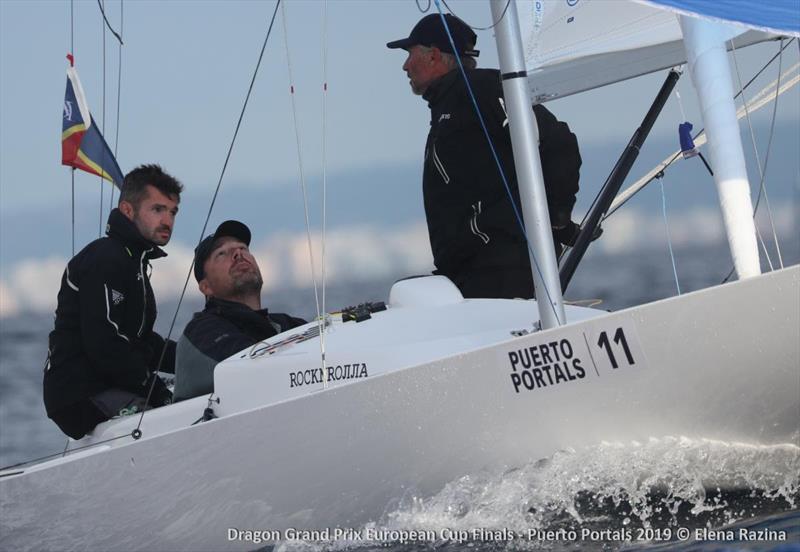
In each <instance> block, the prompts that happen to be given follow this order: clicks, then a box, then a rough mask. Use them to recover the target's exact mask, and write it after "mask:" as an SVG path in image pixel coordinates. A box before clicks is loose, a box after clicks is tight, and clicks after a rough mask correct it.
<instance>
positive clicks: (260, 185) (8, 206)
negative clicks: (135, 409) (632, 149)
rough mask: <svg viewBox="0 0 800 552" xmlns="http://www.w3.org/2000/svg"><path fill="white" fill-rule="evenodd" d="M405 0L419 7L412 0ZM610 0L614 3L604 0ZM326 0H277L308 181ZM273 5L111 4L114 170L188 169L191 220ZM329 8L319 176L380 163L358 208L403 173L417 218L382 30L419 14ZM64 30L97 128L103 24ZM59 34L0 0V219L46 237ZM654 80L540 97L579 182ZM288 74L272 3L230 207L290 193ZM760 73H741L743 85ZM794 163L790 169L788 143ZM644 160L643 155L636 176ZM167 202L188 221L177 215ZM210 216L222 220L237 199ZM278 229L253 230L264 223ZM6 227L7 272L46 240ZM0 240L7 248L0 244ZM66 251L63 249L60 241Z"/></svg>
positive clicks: (79, 19) (82, 7)
mask: <svg viewBox="0 0 800 552" xmlns="http://www.w3.org/2000/svg"><path fill="white" fill-rule="evenodd" d="M419 4H420V5H422V6H423V7H424V6H426V5H427V1H425V0H421V1H420V2H419ZM448 4H449V5H450V7H451V8H453V10H454V11H455V12H456V14H457V15H459V16H460V17H462V18H463V19H465V20H466V21H467V22H469V23H470V24H472V25H474V26H480V27H485V26H488V25H489V24H490V23H491V14H490V11H489V7H488V3H487V2H485V1H483V0H481V1H478V0H461V1H459V0H451V1H450V2H448ZM105 5H106V11H107V14H108V17H109V20H110V21H111V24H112V25H113V26H114V27H115V28H119V27H120V2H119V1H116V0H106V2H105ZM609 5H610V6H612V5H613V6H615V7H616V6H618V5H619V4H618V3H617V2H614V1H613V0H609ZM323 7H324V3H323V2H321V1H319V0H304V1H298V0H289V1H288V2H286V13H287V27H288V42H289V54H290V57H291V66H292V72H293V76H294V85H295V90H296V104H297V109H298V118H299V128H300V134H301V144H302V155H303V168H304V171H305V175H306V177H307V179H308V180H309V182H315V181H318V180H319V174H320V172H321V169H322V159H321V157H322V156H321V152H322V147H321V146H322V140H321V130H322V109H321V108H322V93H321V90H322V82H323V74H322V56H323V41H322V35H323V33H322V30H323V24H322V21H323V19H322V15H323ZM273 8H274V2H272V1H269V2H257V1H225V2H222V1H217V0H208V1H190V0H185V1H171V2H155V1H127V2H125V3H124V28H123V38H124V40H125V46H124V47H123V49H122V96H121V109H120V111H121V116H120V128H119V154H118V161H119V163H120V166H121V168H122V170H123V172H127V171H128V170H130V169H131V168H133V167H134V166H135V165H137V164H139V163H143V162H158V163H160V164H162V165H163V166H164V167H165V168H166V169H167V170H168V171H170V172H171V173H173V174H175V175H176V176H178V177H179V178H180V179H181V180H182V181H183V182H184V183H185V184H186V192H185V194H184V205H193V206H201V205H202V207H198V208H197V209H196V210H197V211H201V210H202V213H199V212H198V213H193V215H194V218H195V219H197V218H198V217H201V216H202V215H204V213H205V209H206V208H207V204H208V200H209V199H210V197H211V193H212V192H213V188H214V186H215V185H216V182H217V179H218V177H219V174H220V170H221V168H222V164H223V161H224V158H225V154H226V151H227V148H228V144H229V142H230V140H231V137H232V134H233V130H234V126H235V122H236V119H237V117H238V114H239V111H240V109H241V105H242V101H243V99H244V96H245V92H246V89H247V85H248V83H249V80H250V77H251V75H252V71H253V69H254V67H255V63H256V60H257V56H258V52H259V49H260V46H261V43H262V41H263V38H264V35H265V32H266V29H267V26H268V23H269V17H270V16H271V14H272V10H273ZM431 9H432V10H435V7H431ZM327 13H328V19H327V60H328V78H327V81H328V88H329V92H328V95H327V129H328V141H327V160H328V161H327V165H328V174H329V176H335V175H342V174H350V175H352V174H356V173H358V172H359V171H367V172H369V174H378V175H379V174H381V172H380V171H381V170H382V168H385V171H387V174H388V172H389V171H391V172H392V174H391V175H388V176H387V178H386V179H385V180H386V182H387V183H388V182H392V186H395V187H396V188H400V189H395V188H392V189H391V190H386V191H385V192H381V191H380V188H379V187H378V185H380V184H382V183H383V182H382V181H383V179H381V178H380V177H377V178H376V180H378V181H376V182H375V185H376V187H375V190H376V194H374V195H372V196H370V197H371V199H370V200H369V201H372V202H373V203H374V204H369V203H367V204H360V205H357V207H358V208H359V209H369V210H375V211H380V210H381V209H389V210H391V209H392V208H393V205H392V204H389V205H387V204H385V202H382V201H381V197H385V200H386V202H394V203H395V204H396V205H399V203H400V201H402V200H397V199H395V198H396V197H398V195H399V196H402V195H403V189H402V188H403V187H404V186H407V187H408V190H409V194H408V198H409V199H408V200H407V201H409V202H414V208H415V209H416V211H415V213H416V215H414V216H416V217H417V219H416V220H417V221H419V220H421V218H420V217H421V212H422V211H421V205H418V202H419V181H418V174H416V173H415V172H414V171H413V170H411V172H409V173H408V176H405V175H406V173H405V172H402V171H398V170H397V167H411V168H413V167H418V166H419V165H420V164H421V160H422V149H423V145H424V137H425V134H426V132H427V127H428V110H427V107H426V105H425V102H424V101H422V100H421V99H420V98H418V97H415V96H413V95H412V94H411V92H410V88H409V86H408V80H407V78H406V76H405V75H404V74H403V72H402V70H401V66H402V64H403V61H404V59H405V54H404V52H402V51H398V50H389V49H387V48H386V47H385V44H386V42H387V41H390V40H393V39H397V38H401V37H404V36H407V35H408V33H409V31H410V29H411V27H412V26H413V25H414V24H415V23H416V21H417V20H418V19H419V18H420V17H421V15H422V14H421V13H420V11H419V9H418V6H417V3H416V2H414V0H379V1H366V0H365V1H349V0H331V1H330V2H328V7H327ZM74 32H75V38H74V41H75V47H74V53H75V56H76V67H77V69H78V72H79V74H80V77H81V80H82V82H83V87H84V89H85V91H86V95H87V97H88V101H89V106H90V109H91V111H92V114H93V117H94V119H95V121H96V122H97V123H98V124H99V125H100V126H102V125H103V93H102V92H103V86H102V67H103V27H102V20H101V17H100V13H99V9H98V6H97V3H96V2H95V1H92V0H79V1H75V2H74ZM478 37H479V38H478V48H479V49H480V50H481V56H480V58H479V65H480V66H482V67H496V66H497V56H496V49H495V45H494V39H493V35H492V33H491V31H478ZM105 43H106V94H105V97H106V101H105V133H104V134H105V136H106V139H107V141H108V142H109V144H110V145H111V147H112V148H113V147H114V142H115V134H116V132H115V131H116V128H115V121H116V87H117V70H118V63H117V59H118V50H117V46H116V42H115V40H114V38H113V36H112V35H111V34H110V33H108V32H106V36H105ZM69 48H70V2H68V1H46V0H41V1H36V2H28V1H20V0H2V1H0V121H2V124H0V219H4V220H6V221H8V220H14V221H17V220H19V219H20V217H21V218H22V219H23V220H29V221H30V222H31V223H35V225H36V229H35V231H37V232H45V233H50V234H52V235H58V236H60V237H63V236H64V235H65V234H68V233H69V227H65V226H64V224H63V222H64V218H65V217H61V220H59V221H58V224H56V223H55V222H54V221H52V220H48V219H47V217H37V213H41V212H48V213H49V212H52V211H54V210H62V211H65V210H68V209H69V203H70V184H69V182H70V180H69V179H70V177H69V172H70V171H69V169H67V168H66V167H62V166H61V165H60V130H61V111H62V103H63V96H64V87H65V81H66V76H65V69H66V66H67V61H66V59H65V55H66V53H67V52H68V50H69ZM775 51H777V44H775V43H771V44H765V45H759V46H755V47H752V48H749V49H748V50H745V51H741V52H739V54H738V56H739V57H738V61H739V68H740V70H741V72H742V75H743V78H748V77H749V75H752V74H753V72H754V71H755V70H756V69H758V68H759V67H760V62H762V61H763V60H765V58H766V57H767V56H768V55H769V54H770V53H772V52H775ZM797 58H798V49H797V47H796V46H793V47H792V48H790V49H789V50H788V51H787V54H786V59H785V60H784V67H787V66H788V65H790V64H792V63H796V62H797ZM776 71H777V68H774V69H773V68H771V69H769V70H768V71H767V74H766V75H765V77H763V78H762V79H761V81H759V82H760V83H766V82H768V81H769V80H772V79H774V78H775V74H776ZM662 80H663V74H657V75H650V76H645V77H641V78H638V79H634V80H632V81H629V82H626V83H620V84H616V85H612V86H608V87H605V88H603V89H600V90H597V91H592V92H589V93H586V94H581V95H578V96H574V97H568V98H564V99H562V100H557V101H555V102H552V103H550V104H548V107H549V108H550V109H552V110H553V111H554V112H555V113H556V115H557V116H558V117H559V118H561V119H563V120H566V121H568V122H569V124H570V126H571V127H572V129H573V131H574V132H575V133H576V134H577V135H578V137H579V139H580V142H581V149H582V152H583V154H584V159H585V164H584V169H583V174H585V175H587V174H591V175H594V174H595V173H597V174H598V175H601V176H594V177H593V180H594V181H597V180H600V179H601V178H602V176H603V175H604V171H607V170H608V168H610V164H613V160H611V159H608V160H601V162H598V163H596V165H593V161H592V159H594V157H593V152H594V151H596V150H598V149H599V148H603V147H605V148H608V146H609V145H610V144H614V143H618V144H619V149H620V150H621V148H622V147H623V146H624V144H625V142H627V139H628V137H629V136H630V134H631V132H632V131H633V130H634V129H635V127H636V126H637V125H638V123H639V121H640V120H641V117H642V116H643V114H644V112H645V111H646V110H647V108H648V107H649V105H650V102H651V101H652V98H653V97H654V95H655V93H656V92H657V90H658V87H659V86H660V83H661V81H662ZM761 86H763V84H761ZM288 89H289V81H288V69H287V61H286V50H285V47H284V32H283V21H282V19H281V14H280V12H279V14H278V18H277V19H276V23H275V28H274V30H273V34H272V37H271V38H270V42H269V44H268V46H267V50H266V53H265V56H264V62H263V65H262V67H261V70H260V73H259V77H258V80H257V82H256V85H255V89H254V92H253V96H252V99H251V103H250V105H249V107H248V112H247V114H246V116H245V120H244V124H243V126H242V130H241V133H240V135H239V138H238V141H237V145H236V149H235V150H234V153H233V156H232V159H231V162H230V165H229V167H228V172H227V175H226V178H225V185H224V188H223V190H224V193H225V194H227V195H226V197H227V198H228V200H229V203H228V205H235V204H236V202H237V201H238V202H240V203H242V204H244V203H247V202H248V198H249V197H252V193H253V191H255V190H261V191H262V192H263V190H265V189H266V190H274V191H275V193H280V194H283V193H292V194H295V193H297V188H296V181H297V173H298V162H297V154H296V146H295V137H294V127H293V123H292V116H291V103H290V96H289V93H288ZM758 89H760V87H759V86H755V87H754V88H753V92H755V91H757V90H758ZM679 90H680V92H681V96H682V98H683V104H684V108H685V111H686V113H687V117H688V118H689V119H690V120H692V121H693V122H694V123H695V124H696V125H697V126H701V125H702V122H701V120H700V116H699V114H698V112H697V108H696V101H695V100H694V92H693V89H692V87H691V82H690V78H689V76H688V75H685V76H684V77H683V78H682V79H681V82H680V83H679ZM798 98H799V96H798V93H797V89H795V90H793V91H791V92H790V93H788V94H786V95H784V96H783V97H782V98H781V100H780V103H779V111H778V120H779V122H780V123H781V124H783V125H784V127H786V126H787V125H788V128H795V129H796V128H797V124H798V119H800V100H798ZM770 115H771V109H764V110H762V111H761V112H759V113H758V114H757V115H756V116H755V118H754V120H755V122H756V125H760V127H759V128H763V127H765V126H766V124H767V123H768V121H769V116H770ZM681 118H682V116H681V112H680V109H679V107H678V105H677V102H676V101H675V100H674V97H673V98H672V99H671V100H670V102H669V103H668V104H667V106H666V108H665V110H664V113H663V114H662V116H661V119H660V121H659V122H658V124H657V125H656V127H655V129H654V131H653V136H654V139H656V138H659V137H660V138H661V139H667V138H668V139H669V140H670V141H671V143H674V144H677V136H675V128H676V127H677V124H678V122H680V121H681ZM758 139H759V140H760V141H761V142H762V145H763V142H765V140H766V136H765V135H764V134H763V133H760V134H759V135H758ZM747 146H748V145H747V144H746V147H747ZM604 151H605V150H604ZM670 151H672V148H671V147H670V148H669V149H668V150H665V151H663V152H659V153H658V154H654V155H653V157H652V159H653V160H660V159H662V158H663V157H664V156H666V155H667V154H668V153H670ZM595 157H596V156H595ZM794 163H795V165H794V167H796V166H797V160H796V159H794ZM647 168H649V167H642V168H641V170H639V171H638V173H637V174H641V173H642V172H644V171H645V170H646V169H647ZM635 173H636V171H635ZM796 173H797V170H796V168H794V169H791V170H790V175H789V178H788V183H784V185H785V186H787V189H791V187H792V186H794V187H795V188H796V186H797V174H796ZM365 174H366V173H365ZM637 174H634V175H632V176H636V175H637ZM401 175H402V176H403V178H400V176H401ZM390 176H391V177H393V179H392V178H390ZM398 179H399V180H400V182H397V181H398ZM329 184H330V185H331V190H332V191H331V193H335V185H336V182H335V181H332V182H330V183H329ZM344 184H347V183H344ZM344 184H343V185H344ZM76 186H77V190H76V191H77V201H76V203H77V209H78V216H79V217H80V218H81V220H82V221H85V219H89V220H91V221H92V225H94V226H95V227H96V226H97V223H96V222H94V221H96V220H98V219H99V216H98V207H97V203H98V201H99V193H98V189H99V183H98V179H97V178H96V177H92V176H89V175H86V174H83V173H80V172H79V171H78V172H76ZM289 186H291V189H290V188H289ZM581 186H582V190H584V191H583V192H582V194H581V198H580V202H579V205H581V204H588V202H590V201H591V197H592V196H593V194H594V192H596V184H593V183H592V182H589V181H588V180H587V182H584V181H582V184H581ZM592 186H595V187H594V188H592ZM108 189H109V188H108V187H106V196H105V197H106V201H107V200H108V195H107V193H108ZM251 207H252V206H251ZM105 210H106V212H107V207H106V209H105ZM12 215H13V217H12ZM182 216H183V217H185V218H184V220H189V219H188V215H182ZM219 216H220V217H222V218H230V217H232V216H236V213H231V212H226V213H220V214H219ZM300 216H302V214H301V212H298V217H300ZM345 218H346V217H345ZM339 220H342V217H339ZM412 222H413V221H412ZM181 223H182V221H179V223H178V227H177V229H176V233H175V237H174V241H175V242H181V243H183V244H184V245H188V244H191V243H194V242H195V241H196V239H197V237H198V236H197V235H196V234H197V233H198V232H199V226H197V225H191V226H187V225H185V224H184V225H182V224H181ZM0 224H2V223H0ZM277 230H278V229H276V228H268V229H265V232H266V231H269V232H274V231H277ZM21 235H24V234H21V233H20V232H19V229H18V228H16V227H13V228H11V227H9V226H8V225H3V226H2V228H0V269H2V270H1V271H0V272H1V273H4V274H7V273H8V271H9V268H10V267H9V263H16V262H17V261H19V260H20V259H21V258H32V259H35V258H39V257H42V256H44V253H42V252H41V251H37V250H36V248H31V250H30V251H26V252H25V254H24V255H23V254H22V253H19V237H20V236H21ZM91 237H92V236H91V235H89V236H82V237H81V239H80V240H79V241H81V242H83V243H85V242H86V241H88V239H91ZM95 237H96V234H95ZM83 238H85V239H83ZM83 243H80V244H79V246H81V245H82V244H83ZM9 252H12V253H13V254H11V258H10V257H9ZM48 254H52V252H50V253H48ZM68 255H69V251H68V250H64V251H63V252H62V254H61V255H60V256H61V257H64V258H66V257H68ZM55 264H58V263H54V265H55ZM0 284H2V282H0ZM53 293H55V290H53Z"/></svg>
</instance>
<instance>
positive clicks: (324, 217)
mask: <svg viewBox="0 0 800 552" xmlns="http://www.w3.org/2000/svg"><path fill="white" fill-rule="evenodd" d="M327 122H328V0H325V1H324V2H323V4H322V317H321V318H319V319H318V320H319V350H320V355H321V356H322V388H323V389H327V388H328V371H327V370H326V369H325V325H326V320H324V318H325V317H327V311H326V310H325V292H326V289H327V281H326V265H325V243H326V239H325V238H326V231H327V216H328V156H327V146H328V133H327Z"/></svg>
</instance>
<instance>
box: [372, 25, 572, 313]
mask: <svg viewBox="0 0 800 552" xmlns="http://www.w3.org/2000/svg"><path fill="white" fill-rule="evenodd" d="M445 19H446V22H447V27H448V29H449V30H450V36H452V39H453V42H454V44H455V51H454V50H453V47H452V45H451V43H450V38H449V36H448V34H447V31H446V29H445V27H444V25H443V24H442V18H441V16H440V15H439V14H432V15H427V16H425V17H423V18H422V19H421V20H420V21H419V22H418V23H417V25H416V26H415V27H414V28H413V29H412V30H411V34H410V35H409V36H408V38H403V39H400V40H395V41H393V42H389V43H388V44H387V46H388V47H389V48H402V49H404V50H406V51H407V52H408V57H407V58H406V61H405V63H404V64H403V70H404V71H405V72H406V75H407V76H408V78H409V83H410V85H411V90H412V91H413V92H414V94H417V95H420V96H422V97H423V98H424V99H425V100H426V101H427V102H428V107H430V110H431V123H430V124H431V127H430V132H429V133H428V140H427V143H426V144H425V164H424V169H423V177H422V191H423V198H424V202H425V215H426V218H427V222H428V235H429V237H430V242H431V250H432V253H433V261H434V264H435V265H436V271H434V273H435V274H442V275H444V276H447V277H448V278H450V280H452V281H453V283H455V284H456V285H457V286H458V287H459V289H460V290H461V293H462V294H463V295H464V297H506V298H514V297H524V298H530V297H533V292H534V289H533V278H532V275H531V267H530V259H529V257H528V247H527V243H526V239H525V236H524V234H523V231H522V229H521V228H520V225H519V222H518V220H517V216H516V215H515V213H514V209H513V207H512V203H511V199H509V197H508V192H507V191H506V187H505V185H504V184H503V180H502V178H501V176H500V172H499V170H498V167H497V164H496V162H495V159H494V156H493V155H492V152H491V150H490V149H489V145H488V144H487V142H486V137H485V134H484V131H483V129H482V127H481V124H480V121H479V119H478V116H477V114H476V113H475V107H474V106H473V103H472V99H471V98H470V95H469V92H468V90H467V86H466V84H465V82H464V77H463V75H462V74H461V71H460V70H459V68H458V60H459V59H460V60H461V61H462V65H463V66H464V69H465V72H466V75H467V79H468V80H469V83H470V86H471V88H472V91H473V93H474V95H475V100H476V102H477V104H478V108H479V109H480V112H481V114H482V115H483V119H484V122H485V123H486V127H487V130H488V132H489V136H490V137H491V141H492V144H494V147H495V150H496V152H497V156H498V158H499V160H500V164H501V166H502V168H503V173H504V174H505V176H506V178H507V180H508V185H509V188H510V189H511V195H512V197H513V201H514V204H515V205H516V206H517V212H519V213H520V216H521V213H522V210H521V208H520V200H519V189H518V187H517V178H516V171H515V168H514V158H513V153H512V148H511V136H510V133H509V129H508V117H507V115H506V109H505V103H504V99H503V88H502V83H501V79H500V73H499V71H497V70H493V69H475V67H476V62H475V58H476V57H477V56H478V53H479V52H478V51H477V50H475V44H476V40H477V36H476V35H475V33H474V32H473V31H472V29H471V28H470V27H469V26H468V25H467V24H466V23H464V22H463V21H461V20H460V19H458V18H457V17H455V16H453V15H450V14H447V15H445ZM533 111H534V113H535V115H536V122H537V123H538V128H539V153H540V156H541V160H542V173H543V176H544V184H545V189H546V191H547V200H548V201H547V203H548V207H549V213H550V222H551V224H552V227H553V236H554V239H555V240H556V252H557V253H560V251H561V245H560V244H561V243H563V244H571V243H574V239H575V233H576V229H577V225H576V224H575V223H573V222H572V220H571V218H572V208H573V206H574V205H575V195H576V194H577V192H578V179H579V172H578V171H579V168H580V166H581V157H580V154H579V153H578V142H577V140H576V138H575V135H574V134H572V132H570V130H569V127H568V126H567V125H566V124H565V123H562V122H560V121H558V120H557V119H556V118H555V117H554V116H553V114H552V113H550V112H549V111H548V110H547V109H545V108H544V107H542V106H541V105H535V106H533ZM559 242H560V243H559Z"/></svg>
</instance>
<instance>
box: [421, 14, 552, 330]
mask: <svg viewBox="0 0 800 552" xmlns="http://www.w3.org/2000/svg"><path fill="white" fill-rule="evenodd" d="M434 3H435V4H436V9H437V10H439V17H441V19H442V24H443V25H444V30H445V31H446V32H447V38H448V39H449V40H450V46H451V48H452V49H453V51H454V52H457V51H458V48H456V45H455V41H454V40H453V36H452V34H450V27H449V26H448V24H447V20H446V19H445V17H444V13H443V12H442V8H441V6H440V5H439V0H434ZM453 57H454V58H455V59H456V62H457V63H458V69H459V71H461V76H462V77H463V78H464V83H465V84H466V88H467V92H469V97H470V99H471V100H472V106H473V107H474V108H475V114H476V115H477V116H478V121H480V123H481V128H482V129H483V134H484V136H486V140H487V142H488V143H489V149H490V151H491V152H492V157H494V162H495V165H496V166H497V170H498V171H499V173H500V178H501V179H502V181H503V186H505V189H506V193H507V194H508V199H509V201H510V202H511V207H512V209H513V210H514V215H515V217H516V219H517V223H518V224H519V228H520V230H521V231H522V236H523V237H524V238H525V245H526V246H527V247H528V252H529V253H530V259H531V264H532V265H533V267H535V268H536V272H538V273H539V278H540V280H541V282H542V284H543V285H542V287H543V288H544V291H545V294H546V295H547V303H548V305H549V307H550V309H552V311H553V314H554V315H555V318H556V320H559V323H563V320H560V318H559V316H558V312H557V311H556V308H555V305H553V298H552V295H551V293H550V290H549V289H548V288H547V286H546V285H545V284H544V282H545V278H544V275H543V274H542V270H541V268H540V267H539V261H538V260H537V259H536V254H535V253H534V251H533V248H532V247H531V243H530V240H528V234H527V233H526V231H525V224H524V223H523V222H522V216H521V215H520V214H519V208H518V207H517V204H516V202H515V201H514V196H513V194H512V193H511V187H510V186H509V184H508V179H507V178H506V174H505V171H504V170H503V166H502V164H501V163H500V158H499V157H498V155H497V151H496V150H495V148H494V143H493V142H492V138H491V136H490V135H489V130H488V129H487V128H486V122H485V121H484V120H483V114H482V113H481V110H480V108H479V107H478V102H477V100H476V99H475V94H474V93H473V92H472V86H471V85H470V83H469V79H468V78H467V72H466V71H465V70H464V65H463V64H462V63H461V58H460V57H459V56H453ZM538 304H539V308H541V299H540V300H539V302H538Z"/></svg>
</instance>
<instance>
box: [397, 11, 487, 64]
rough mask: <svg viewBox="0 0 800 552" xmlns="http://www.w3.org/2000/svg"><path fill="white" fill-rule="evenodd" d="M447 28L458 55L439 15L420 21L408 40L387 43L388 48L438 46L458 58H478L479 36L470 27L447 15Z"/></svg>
mask: <svg viewBox="0 0 800 552" xmlns="http://www.w3.org/2000/svg"><path fill="white" fill-rule="evenodd" d="M444 18H445V20H446V21H447V27H448V28H449V29H450V34H451V35H452V36H453V42H454V43H455V45H456V49H457V50H458V53H456V52H453V48H452V47H451V46H450V39H449V38H448V36H447V31H446V30H445V28H444V25H442V17H441V15H439V14H438V13H433V14H430V15H426V16H425V17H423V18H422V19H420V20H419V23H417V24H416V25H414V28H413V29H411V34H410V35H408V38H401V39H400V40H395V41H394V42H387V43H386V46H387V47H389V48H403V49H406V50H407V49H408V48H410V47H412V46H416V45H420V46H428V47H430V46H434V45H435V46H436V47H437V48H439V49H440V50H441V51H442V52H446V53H448V54H454V55H458V56H471V57H478V54H479V53H480V52H479V51H478V50H475V43H476V42H477V41H478V36H477V35H476V34H475V33H474V32H473V31H472V29H470V27H469V25H467V24H466V23H464V22H463V21H461V20H460V19H459V18H458V17H456V16H455V15H452V14H449V13H447V14H445V16H444Z"/></svg>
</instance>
